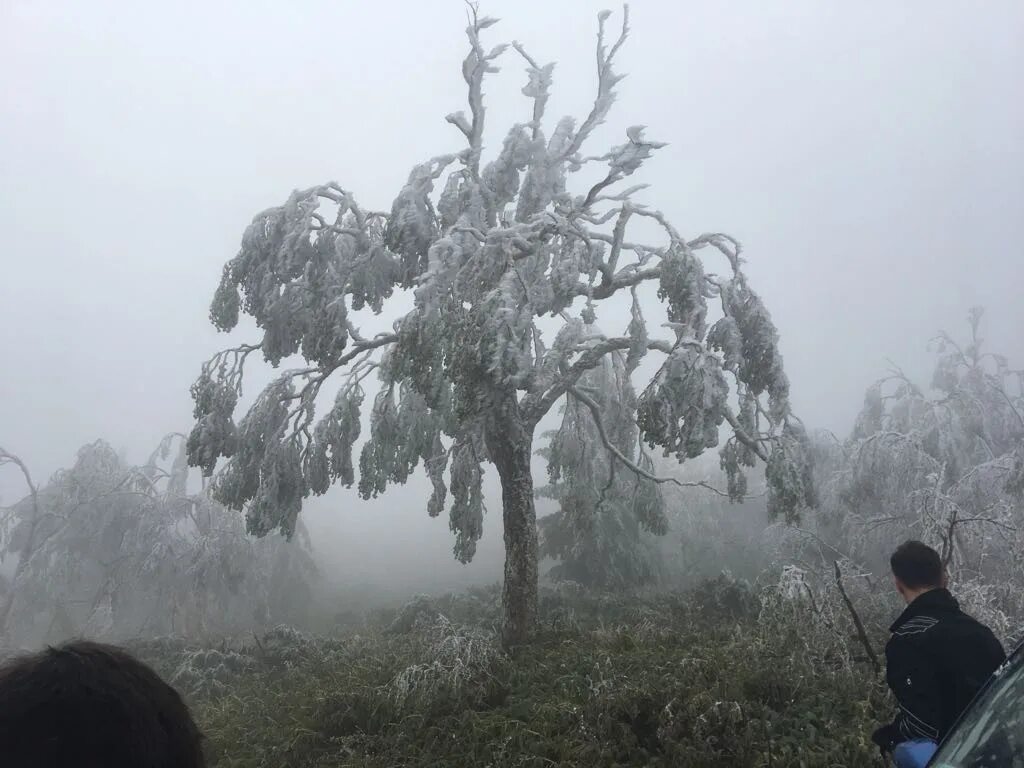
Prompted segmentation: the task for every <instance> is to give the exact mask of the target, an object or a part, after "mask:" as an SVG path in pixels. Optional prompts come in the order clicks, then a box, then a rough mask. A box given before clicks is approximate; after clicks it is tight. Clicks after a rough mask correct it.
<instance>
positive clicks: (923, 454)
mask: <svg viewBox="0 0 1024 768" xmlns="http://www.w3.org/2000/svg"><path fill="white" fill-rule="evenodd" d="M968 319H969V328H970V336H969V340H968V342H967V343H966V344H960V343H957V342H956V341H955V340H954V339H953V338H952V337H951V336H950V335H948V334H946V333H943V334H941V335H940V336H938V337H937V338H936V339H935V340H934V349H935V352H936V366H935V372H934V375H933V377H932V382H931V387H921V386H918V385H917V384H915V383H914V382H913V381H911V380H910V379H909V378H908V377H907V376H906V375H905V374H904V373H903V372H902V371H899V370H894V371H893V372H892V373H891V374H890V375H889V376H887V377H885V378H883V379H881V380H880V381H878V382H876V383H875V384H874V385H873V386H872V387H871V388H870V389H869V390H868V392H867V395H866V397H865V403H864V408H863V410H862V411H861V413H860V415H859V417H858V419H857V423H856V426H855V428H854V431H853V435H852V436H851V439H850V441H849V442H848V443H847V444H846V445H845V446H843V447H842V450H840V451H839V452H838V454H836V455H834V456H833V458H832V459H831V463H833V464H835V465H836V466H837V471H836V473H835V474H834V475H833V478H832V487H831V491H830V493H829V494H828V497H829V503H828V504H826V505H825V512H826V515H825V517H826V520H825V525H826V529H827V530H830V531H831V534H832V536H833V537H834V538H835V539H836V542H837V543H840V545H841V546H842V547H843V548H844V549H845V550H846V551H849V552H850V553H851V554H853V555H854V556H856V557H858V558H859V559H860V560H862V561H863V562H868V563H870V562H872V560H877V559H878V558H879V557H881V556H883V555H886V556H887V554H888V552H889V551H890V550H891V549H892V546H893V542H894V540H895V539H898V538H900V537H903V538H905V537H907V536H914V537H917V538H920V539H922V540H924V541H926V542H930V543H931V544H932V545H933V546H935V547H936V548H937V549H938V550H939V551H940V553H941V555H942V558H943V560H944V561H945V562H946V564H947V566H948V567H949V568H950V570H951V572H952V574H953V576H954V578H956V579H957V580H958V581H961V582H965V581H966V582H972V581H974V580H978V581H977V583H979V584H983V585H987V586H986V587H985V589H987V590H989V591H992V590H995V591H1002V592H1005V593H1006V595H1005V596H1006V597H1012V598H1014V600H1010V601H1009V602H1007V601H1002V602H1003V604H1004V605H1006V606H1009V607H1010V608H1011V609H1012V610H1014V611H1017V610H1021V609H1024V603H1020V602H1019V593H1020V585H1021V584H1022V583H1024V571H1022V570H1021V558H1020V552H1021V551H1022V550H1024V371H1021V370H1017V369H1014V368H1012V367H1011V366H1010V364H1009V361H1008V360H1007V359H1006V358H1005V357H1004V356H1002V355H998V354H994V353H992V352H989V351H987V350H986V349H985V347H984V343H983V342H984V340H983V339H982V337H981V335H980V323H981V319H982V311H981V310H980V309H977V308H976V309H973V310H972V311H971V312H970V315H969V318H968ZM834 453H835V451H834ZM961 588H962V585H961ZM1011 603H1012V604H1016V608H1013V607H1012V605H1011ZM1022 615H1024V611H1022Z"/></svg>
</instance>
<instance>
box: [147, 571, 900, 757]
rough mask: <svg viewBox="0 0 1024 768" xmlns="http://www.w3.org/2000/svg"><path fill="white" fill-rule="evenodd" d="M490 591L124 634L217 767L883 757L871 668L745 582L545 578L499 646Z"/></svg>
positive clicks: (881, 707)
mask: <svg viewBox="0 0 1024 768" xmlns="http://www.w3.org/2000/svg"><path fill="white" fill-rule="evenodd" d="M495 597H496V595H495V594H494V593H491V592H477V593H475V594H466V595H458V596H450V597H448V598H443V599H440V600H437V601H428V600H425V599H421V600H418V601H415V602H413V603H411V604H410V607H409V609H408V610H406V611H403V612H401V613H399V614H398V615H396V616H383V615H378V616H377V617H375V619H374V620H373V621H370V622H368V623H367V624H366V625H365V626H364V627H362V628H360V630H359V631H353V630H349V631H347V632H346V633H345V634H344V635H342V636H340V637H335V638H321V639H312V638H308V637H304V636H302V635H300V634H298V633H295V632H294V631H285V630H279V631H275V632H273V633H270V634H269V635H268V636H264V637H261V638H260V641H259V643H258V644H257V643H256V642H255V641H253V642H252V645H251V646H249V647H244V648H236V649H234V650H228V649H206V650H205V651H204V652H199V650H200V649H194V648H187V647H185V646H183V645H181V644H180V643H179V644H175V643H170V642H162V641H150V642H147V643H145V644H140V645H139V646H137V648H136V650H137V651H138V652H139V653H140V654H141V655H142V656H143V657H144V658H146V659H147V660H149V661H150V662H151V663H153V664H155V665H156V666H157V667H158V668H159V670H160V672H161V673H163V674H164V675H166V676H167V677H168V678H169V679H174V680H175V681H176V683H177V684H178V685H179V686H180V687H182V688H183V692H184V693H185V694H186V696H187V697H188V698H189V700H190V702H191V704H192V706H193V708H194V711H195V713H196V715H197V718H198V719H199V721H200V723H201V727H202V728H203V730H204V732H205V734H206V736H207V739H208V747H209V755H210V758H211V761H212V764H213V765H216V766H240V767H241V766H245V767H246V768H248V767H250V766H251V767H252V768H256V767H257V766H267V767H268V768H269V767H271V766H273V767H275V768H276V767H280V768H289V767H291V766H296V767H297V766H399V765H401V766H439V765H450V766H489V765H493V766H549V765H580V766H584V765H586V766H595V765H608V766H612V765H652V766H658V765H664V766H670V765H671V766H682V765H686V766H723V767H724V766H730V767H735V766H768V765H775V766H798V765H802V766H808V767H809V768H810V767H813V766H823V767H824V766H837V765H842V766H852V767H855V766H869V765H878V758H877V753H876V752H875V750H874V749H873V747H872V746H871V745H870V742H869V740H868V738H867V737H868V734H869V733H870V731H871V728H872V726H873V724H874V722H875V717H876V715H879V714H884V713H886V712H887V709H888V707H887V703H886V700H885V694H884V689H883V686H881V685H880V684H879V682H878V681H877V680H875V679H874V678H873V677H872V675H871V673H870V672H869V671H868V670H866V669H861V668H859V667H858V666H857V665H856V664H855V665H853V666H852V667H851V666H850V665H849V664H848V663H844V662H843V661H842V660H841V659H840V658H838V657H835V654H834V652H833V651H831V650H828V649H827V648H826V649H823V651H822V653H820V654H819V653H817V652H816V649H815V648H814V647H812V648H811V649H810V650H808V647H807V646H806V645H804V644H800V643H794V642H793V637H792V635H790V634H789V633H788V632H785V631H780V627H779V625H778V623H777V622H776V621H775V620H774V619H775V618H779V617H773V616H765V615H764V607H763V604H762V603H761V602H760V601H758V600H757V599H755V598H753V597H752V596H750V595H748V594H743V593H742V591H737V590H736V589H734V588H727V589H724V590H723V589H718V588H713V589H704V590H702V591H698V592H694V593H691V594H689V595H684V596H665V597H660V598H652V599H651V600H647V601H637V600H621V599H615V598H597V597H586V598H584V597H579V596H577V597H567V596H565V595H564V594H563V595H559V594H548V595H546V596H545V598H544V599H543V600H542V606H543V607H542V613H543V624H544V628H543V632H542V635H541V637H540V638H539V640H538V641H537V642H536V643H534V644H532V645H531V646H529V647H526V648H524V649H522V650H520V651H519V652H518V653H517V654H516V655H515V657H514V658H509V657H508V656H506V655H505V654H503V653H502V652H501V651H500V650H499V649H498V646H497V644H496V637H495V634H494V631H493V628H492V627H493V625H494V623H495V622H496V621H497V619H498V609H497V605H496V599H495ZM770 607H771V604H769V608H770ZM782 620H786V619H785V616H782ZM793 629H795V630H797V631H799V630H800V628H793ZM830 659H831V660H830Z"/></svg>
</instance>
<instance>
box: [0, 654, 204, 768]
mask: <svg viewBox="0 0 1024 768" xmlns="http://www.w3.org/2000/svg"><path fill="white" fill-rule="evenodd" d="M0 763H2V764H3V766H4V768H30V766H31V768H41V767H42V766H46V768H71V766H76V768H100V766H103V768H204V766H205V761H204V759H203V752H202V735H201V734H200V733H199V729H198V728H197V727H196V724H195V722H194V721H193V720H192V715H191V714H189V711H188V707H186V706H185V702H184V701H182V699H181V697H180V696H179V695H178V693H177V692H176V691H175V690H174V689H173V688H171V686H169V685H168V684H167V683H165V682H164V681H163V680H161V679H160V677H159V676H158V675H157V674H156V672H154V671H153V670H152V669H150V668H149V667H148V666H146V665H145V664H143V663H142V662H141V661H139V660H138V659H136V658H135V657H134V656H132V655H131V654H129V653H127V652H126V651H123V650H121V649H120V648H115V647H113V646H108V645H101V644H99V643H92V642H85V641H77V642H72V643H68V644H66V645H63V646H60V647H58V648H48V649H46V650H44V651H41V652H39V653H34V654H30V655H25V656H19V657H16V658H13V659H10V660H8V661H7V662H5V663H4V664H3V665H2V666H0Z"/></svg>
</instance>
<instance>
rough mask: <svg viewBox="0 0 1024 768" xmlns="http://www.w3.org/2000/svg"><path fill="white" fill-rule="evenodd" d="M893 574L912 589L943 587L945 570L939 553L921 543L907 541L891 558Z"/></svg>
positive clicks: (890, 563)
mask: <svg viewBox="0 0 1024 768" xmlns="http://www.w3.org/2000/svg"><path fill="white" fill-rule="evenodd" d="M889 565H890V567H891V568H892V574H893V576H895V577H896V578H897V579H899V580H900V581H902V582H903V583H904V584H905V585H906V586H908V587H910V589H925V588H929V587H941V586H942V581H943V579H942V577H943V573H944V571H945V569H944V568H943V566H942V559H941V558H940V557H939V553H938V552H936V551H935V550H934V549H932V548H931V547H929V546H928V545H927V544H923V543H921V542H920V541H905V542H903V543H902V544H900V545H899V546H898V547H897V548H896V551H895V552H893V553H892V557H890V558H889Z"/></svg>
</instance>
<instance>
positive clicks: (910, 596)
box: [903, 587, 943, 605]
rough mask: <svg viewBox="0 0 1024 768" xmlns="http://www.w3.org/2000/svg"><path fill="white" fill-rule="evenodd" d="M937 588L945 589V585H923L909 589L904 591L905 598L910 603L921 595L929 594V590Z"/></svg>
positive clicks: (932, 590)
mask: <svg viewBox="0 0 1024 768" xmlns="http://www.w3.org/2000/svg"><path fill="white" fill-rule="evenodd" d="M937 589H943V587H921V588H920V589H908V590H907V591H906V592H904V593H903V599H904V600H906V601H907V605H910V604H911V603H912V602H914V601H915V600H917V598H919V597H920V596H921V595H924V594H927V593H928V592H934V591H935V590H937Z"/></svg>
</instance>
